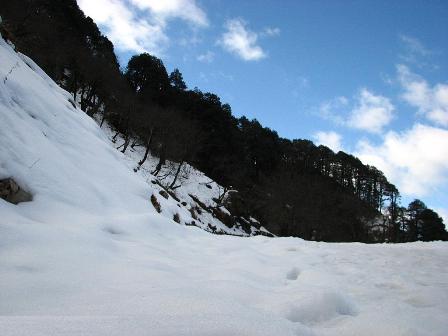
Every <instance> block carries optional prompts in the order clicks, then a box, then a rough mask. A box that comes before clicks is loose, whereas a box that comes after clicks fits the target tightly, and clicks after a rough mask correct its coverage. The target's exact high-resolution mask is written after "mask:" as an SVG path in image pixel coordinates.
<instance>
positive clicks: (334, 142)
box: [313, 131, 343, 153]
mask: <svg viewBox="0 0 448 336" xmlns="http://www.w3.org/2000/svg"><path fill="white" fill-rule="evenodd" d="M313 138H314V139H315V141H316V143H317V144H318V145H324V146H327V147H328V148H330V149H332V150H333V151H334V152H335V153H337V152H339V151H340V150H343V147H342V136H341V135H340V134H339V133H336V132H333V131H330V132H323V131H321V132H316V133H315V134H314V135H313Z"/></svg>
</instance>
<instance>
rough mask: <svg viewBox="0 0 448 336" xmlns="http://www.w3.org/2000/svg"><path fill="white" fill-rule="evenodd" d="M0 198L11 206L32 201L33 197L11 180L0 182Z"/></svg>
mask: <svg viewBox="0 0 448 336" xmlns="http://www.w3.org/2000/svg"><path fill="white" fill-rule="evenodd" d="M0 198H3V199H4V200H5V201H7V202H9V203H12V204H18V203H21V202H30V201H32V200H33V196H32V195H31V194H30V193H29V192H26V191H25V190H23V189H22V188H20V186H19V185H18V184H17V183H16V181H14V180H13V179H12V178H7V179H3V180H0Z"/></svg>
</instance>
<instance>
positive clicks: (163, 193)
mask: <svg viewBox="0 0 448 336" xmlns="http://www.w3.org/2000/svg"><path fill="white" fill-rule="evenodd" d="M159 194H160V196H162V197H164V198H166V199H168V197H169V196H168V193H167V192H166V191H165V190H160V191H159Z"/></svg>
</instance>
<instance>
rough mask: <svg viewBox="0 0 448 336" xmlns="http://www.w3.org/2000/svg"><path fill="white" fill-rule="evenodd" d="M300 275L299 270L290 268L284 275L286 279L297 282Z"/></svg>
mask: <svg viewBox="0 0 448 336" xmlns="http://www.w3.org/2000/svg"><path fill="white" fill-rule="evenodd" d="M299 275H300V270H299V269H298V268H297V267H293V268H291V269H290V270H289V271H288V273H286V279H288V280H297V278H298V277H299Z"/></svg>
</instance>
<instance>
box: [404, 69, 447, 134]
mask: <svg viewBox="0 0 448 336" xmlns="http://www.w3.org/2000/svg"><path fill="white" fill-rule="evenodd" d="M397 72H398V80H399V82H400V84H401V86H402V88H403V91H404V92H403V94H402V98H403V99H404V100H405V101H406V102H407V103H408V104H410V105H411V106H414V107H416V108H418V111H419V113H421V114H423V115H424V116H425V117H426V118H427V119H428V120H430V121H432V122H434V123H435V124H437V125H440V126H444V127H447V126H448V85H447V84H440V83H439V84H436V85H434V86H433V87H431V86H430V85H429V84H428V82H427V81H426V80H424V79H423V78H422V77H420V76H418V75H416V74H414V73H412V72H411V71H410V70H409V68H408V67H407V66H406V65H403V64H399V65H398V66H397Z"/></svg>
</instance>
